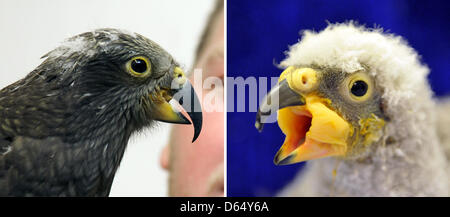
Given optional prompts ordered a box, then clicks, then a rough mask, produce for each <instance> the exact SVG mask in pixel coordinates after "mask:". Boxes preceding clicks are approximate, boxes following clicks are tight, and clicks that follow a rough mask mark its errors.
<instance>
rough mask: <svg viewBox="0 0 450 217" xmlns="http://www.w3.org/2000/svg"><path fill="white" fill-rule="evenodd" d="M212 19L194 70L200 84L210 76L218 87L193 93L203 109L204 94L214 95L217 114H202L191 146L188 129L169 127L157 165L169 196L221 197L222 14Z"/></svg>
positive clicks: (222, 138) (222, 193)
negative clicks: (200, 126)
mask: <svg viewBox="0 0 450 217" xmlns="http://www.w3.org/2000/svg"><path fill="white" fill-rule="evenodd" d="M214 19H215V21H214V24H213V25H212V28H211V30H210V33H209V34H210V35H209V36H208V37H207V38H206V40H207V42H206V44H205V47H204V49H203V50H202V51H201V53H200V54H199V56H198V59H197V62H196V64H195V67H194V69H201V70H202V80H203V81H205V79H207V78H208V77H210V76H214V77H218V78H220V79H221V83H222V85H220V86H217V85H216V86H215V87H213V88H212V89H205V88H201V89H198V88H196V91H197V94H202V96H203V97H202V98H203V103H202V104H203V107H205V103H207V102H205V99H206V97H205V95H207V94H209V95H211V94H214V97H215V99H219V100H220V101H221V102H220V103H219V104H220V105H222V108H221V109H220V111H205V110H204V111H203V129H202V132H201V133H200V136H199V137H198V139H197V140H196V141H195V142H194V143H191V139H192V135H193V132H192V126H189V125H187V126H186V125H174V126H173V128H172V132H171V138H170V141H169V144H168V145H167V146H166V147H165V148H164V150H163V151H162V154H161V165H162V167H163V168H165V169H167V170H169V172H170V175H169V176H170V178H169V195H170V196H224V164H223V161H224V112H223V110H224V109H223V78H224V17H223V11H222V12H221V13H219V14H218V15H217V16H216V17H215V18H214ZM190 79H191V80H192V81H193V82H195V80H197V78H195V79H194V78H193V77H192V76H191V78H190ZM205 84H206V83H205ZM205 84H204V85H205ZM195 86H196V84H195V83H194V87H195ZM199 91H202V93H199Z"/></svg>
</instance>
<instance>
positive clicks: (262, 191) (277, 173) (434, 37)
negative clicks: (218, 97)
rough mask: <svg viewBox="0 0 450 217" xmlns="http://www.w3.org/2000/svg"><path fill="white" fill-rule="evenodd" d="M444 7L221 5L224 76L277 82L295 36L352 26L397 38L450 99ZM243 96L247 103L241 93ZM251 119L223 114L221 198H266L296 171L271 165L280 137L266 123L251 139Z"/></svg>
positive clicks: (394, 0) (449, 28)
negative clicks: (224, 187)
mask: <svg viewBox="0 0 450 217" xmlns="http://www.w3.org/2000/svg"><path fill="white" fill-rule="evenodd" d="M445 3H446V2H444V1H399V0H388V1H319V0H314V1H299V0H292V1H289V0H284V1H274V0H267V1H262V0H260V1H244V0H228V2H227V73H228V74H227V76H228V77H238V76H242V77H244V78H247V77H249V76H255V77H259V76H269V77H277V76H279V74H280V73H281V70H280V69H278V68H276V67H275V66H274V62H277V63H278V62H280V61H281V60H283V59H284V57H285V55H284V51H286V50H287V49H288V45H292V44H295V43H296V42H297V41H298V39H299V31H300V30H302V29H314V30H316V31H320V30H322V29H324V28H325V27H326V26H327V23H326V21H329V22H332V23H335V22H344V21H348V20H356V21H358V23H360V24H365V25H366V26H368V27H374V25H375V24H376V25H377V26H378V25H379V26H381V27H383V28H384V29H385V30H388V31H389V32H391V33H395V34H397V35H401V36H403V37H404V38H405V39H406V40H407V41H408V42H409V44H410V45H411V46H412V47H413V48H415V49H416V50H417V51H418V53H419V54H420V55H421V56H422V60H423V62H425V63H426V64H428V66H429V67H430V69H431V74H430V76H429V80H430V82H431V85H432V88H433V90H434V91H435V93H436V95H438V96H442V95H446V94H449V93H450V87H449V86H450V85H449V84H450V76H449V72H448V71H449V69H450V43H449V40H450V25H449V21H450V15H449V14H450V7H449V5H448V4H445ZM268 85H269V86H270V84H268ZM228 88H232V87H228ZM235 92H236V90H235ZM246 92H247V96H246V97H247V100H248V89H247V91H246ZM235 95H236V93H235ZM228 97H229V98H228V99H231V96H230V95H229V96H228ZM259 97H262V96H259ZM228 109H230V108H228ZM246 111H248V105H247V109H246ZM255 115H256V113H255V112H245V113H244V112H228V113H227V134H228V135H227V147H228V150H227V174H228V175H227V193H228V196H273V195H274V194H275V193H276V192H277V191H278V190H279V189H280V188H281V187H283V186H284V185H285V184H286V183H288V182H289V181H290V180H291V179H292V178H293V177H294V175H295V173H296V172H297V171H298V170H299V169H301V168H302V167H303V164H296V165H289V166H275V165H274V164H273V163H272V160H273V157H274V155H275V153H276V152H277V150H278V148H279V147H280V146H281V144H282V143H283V141H284V135H283V134H282V132H281V131H280V129H279V128H278V125H277V124H276V123H275V124H266V125H265V127H264V130H263V132H262V133H258V131H257V130H256V129H255V128H254V121H255Z"/></svg>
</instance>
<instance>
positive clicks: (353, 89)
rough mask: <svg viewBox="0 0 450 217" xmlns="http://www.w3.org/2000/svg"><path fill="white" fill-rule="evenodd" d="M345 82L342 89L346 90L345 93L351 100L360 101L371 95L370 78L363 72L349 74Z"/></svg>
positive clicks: (371, 84)
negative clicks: (344, 86)
mask: <svg viewBox="0 0 450 217" xmlns="http://www.w3.org/2000/svg"><path fill="white" fill-rule="evenodd" d="M345 84H346V88H345V89H343V90H344V92H346V93H345V95H347V96H349V97H350V99H352V100H353V101H356V102H362V101H365V100H367V99H369V98H370V96H371V95H372V86H373V83H372V78H371V77H370V76H369V75H367V74H365V73H363V72H357V73H355V74H353V75H351V76H349V77H348V78H347V82H345Z"/></svg>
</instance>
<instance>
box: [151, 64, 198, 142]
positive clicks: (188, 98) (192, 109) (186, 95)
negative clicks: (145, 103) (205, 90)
mask: <svg viewBox="0 0 450 217" xmlns="http://www.w3.org/2000/svg"><path fill="white" fill-rule="evenodd" d="M157 95H158V96H160V97H158V98H159V100H158V101H161V102H160V103H157V104H158V105H157V107H156V108H154V109H153V112H154V113H155V115H154V118H155V120H158V121H162V122H167V123H175V124H191V121H192V124H193V125H194V138H193V139H192V142H194V141H195V140H196V139H197V138H198V136H199V135H200V132H201V130H202V124H203V115H202V108H201V104H200V100H199V99H198V96H197V94H196V93H195V90H194V88H193V87H192V84H191V82H189V80H188V79H187V78H186V77H185V76H184V73H183V71H182V70H181V69H180V68H178V67H176V68H175V70H174V79H173V81H172V84H171V89H170V90H160V91H159V93H158V94H157ZM153 101H157V100H153ZM172 101H176V102H178V104H179V105H181V107H183V109H184V111H186V113H187V114H188V116H189V117H190V119H191V121H189V119H187V118H186V117H185V116H184V115H183V113H182V112H181V110H180V109H179V106H178V105H174V104H169V102H172Z"/></svg>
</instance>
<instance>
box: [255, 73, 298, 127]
mask: <svg viewBox="0 0 450 217" xmlns="http://www.w3.org/2000/svg"><path fill="white" fill-rule="evenodd" d="M304 104H305V99H304V98H303V96H301V95H299V94H298V93H296V92H295V91H293V90H292V89H291V88H290V87H289V84H288V82H287V81H286V80H283V81H281V82H280V83H278V84H277V85H275V87H273V88H272V90H271V91H270V92H269V93H268V94H267V95H266V97H265V98H264V100H263V102H262V103H261V105H260V106H259V109H258V113H257V114H256V122H255V127H256V129H258V131H259V132H261V131H262V129H263V127H264V123H266V120H267V118H268V117H269V116H270V115H272V114H273V113H276V112H277V111H278V110H279V109H282V108H285V107H288V106H296V105H304Z"/></svg>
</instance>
